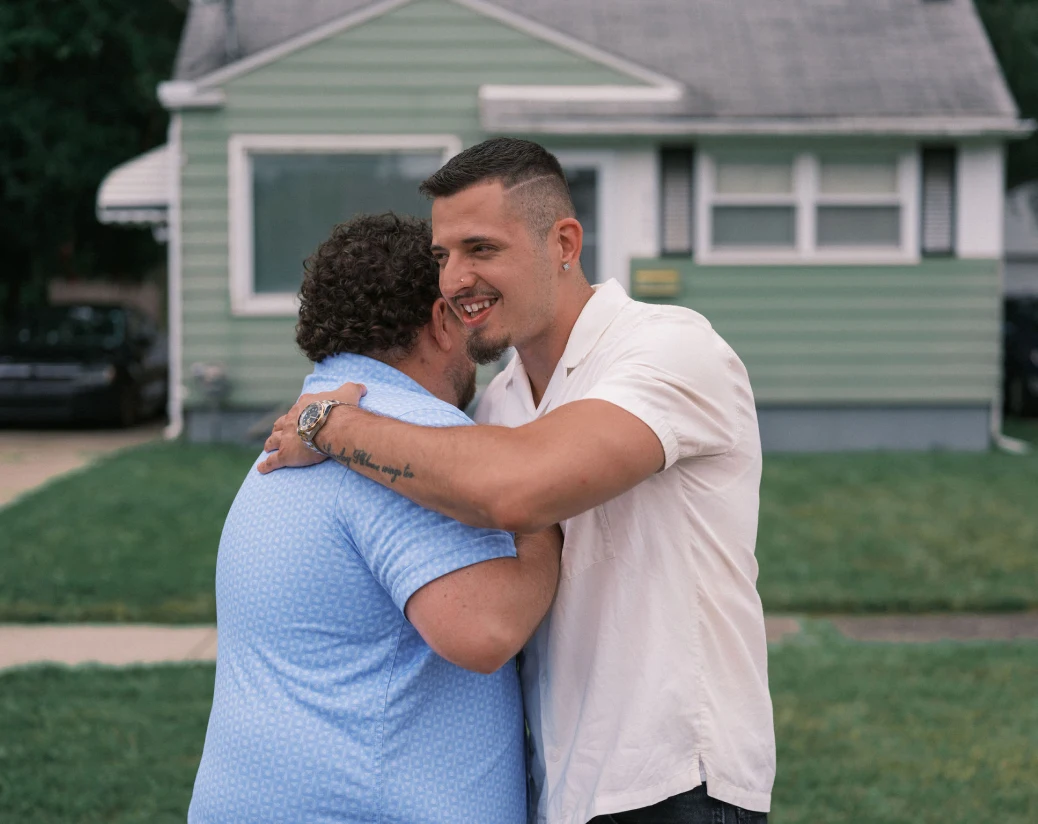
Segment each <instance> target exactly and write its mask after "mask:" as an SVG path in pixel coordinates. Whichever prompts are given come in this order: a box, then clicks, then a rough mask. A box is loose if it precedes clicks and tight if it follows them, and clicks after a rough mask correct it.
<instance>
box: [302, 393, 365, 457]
mask: <svg viewBox="0 0 1038 824" xmlns="http://www.w3.org/2000/svg"><path fill="white" fill-rule="evenodd" d="M313 406H320V407H321V410H320V414H319V415H318V417H317V420H316V421H314V422H313V423H312V424H311V425H310V426H308V427H302V426H298V424H297V428H296V432H297V433H298V434H299V439H300V440H301V441H302V442H303V444H304V446H306V448H307V449H309V450H310V451H311V452H316V453H317V454H318V455H323V456H324V457H326V458H327V457H328V454H327V453H325V452H324V451H323V450H321V449H320V447H318V446H317V444H315V443H314V438H316V437H317V433H318V432H320V431H321V429H322V428H323V427H324V425H325V423H327V421H328V415H329V413H330V412H331V410H332V409H334V408H335V407H336V406H352V404H349V403H346V401H330V400H328V401H315V402H314V403H312V404H310V405H309V406H307V407H306V408H305V409H304V410H303V412H302V413H300V418H302V416H303V414H305V413H306V411H307V410H308V409H310V408H311V407H313Z"/></svg>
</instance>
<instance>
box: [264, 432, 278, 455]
mask: <svg viewBox="0 0 1038 824" xmlns="http://www.w3.org/2000/svg"><path fill="white" fill-rule="evenodd" d="M280 448H281V433H280V432H278V431H277V430H276V429H275V430H274V431H273V432H271V433H270V436H269V437H268V438H267V440H266V441H265V442H264V444H263V451H264V452H276V451H277V450H278V449H280Z"/></svg>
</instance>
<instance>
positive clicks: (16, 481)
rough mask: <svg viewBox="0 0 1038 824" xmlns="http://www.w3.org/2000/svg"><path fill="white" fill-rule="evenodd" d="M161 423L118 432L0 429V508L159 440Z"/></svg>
mask: <svg viewBox="0 0 1038 824" xmlns="http://www.w3.org/2000/svg"><path fill="white" fill-rule="evenodd" d="M162 428H163V424H162V423H161V422H155V423H149V424H145V425H144V426H138V427H134V428H132V429H119V430H104V429H102V430H85V431H68V430H45V431H40V432H37V431H29V430H18V429H0V506H3V505H5V504H7V503H10V502H11V501H13V500H14V499H15V498H17V497H18V496H19V495H22V494H24V493H26V492H28V491H30V490H32V489H35V488H36V487H38V486H41V485H42V484H44V483H46V482H47V481H49V480H51V479H52V478H56V477H57V476H59V475H64V474H65V473H66V472H71V471H72V470H74V469H79V468H80V467H83V466H86V465H87V464H89V463H90V462H92V461H95V460H97V459H98V458H100V457H101V456H102V455H108V454H110V453H112V452H116V451H118V450H120V449H125V448H126V447H128V446H137V445H138V444H142V443H147V442H148V441H153V440H156V439H158V438H161V437H162Z"/></svg>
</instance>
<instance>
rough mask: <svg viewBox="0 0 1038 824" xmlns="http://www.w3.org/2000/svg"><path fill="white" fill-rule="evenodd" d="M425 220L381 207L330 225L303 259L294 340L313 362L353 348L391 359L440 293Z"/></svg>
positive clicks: (408, 344)
mask: <svg viewBox="0 0 1038 824" xmlns="http://www.w3.org/2000/svg"><path fill="white" fill-rule="evenodd" d="M431 242H432V234H431V232H430V229H429V224H428V222H427V221H424V220H420V219H418V218H413V217H406V216H400V215H395V214H392V213H386V214H381V215H358V216H357V217H355V218H353V219H352V220H350V221H348V222H346V223H342V224H340V225H338V226H336V227H335V228H334V229H333V230H332V234H331V237H329V238H328V239H327V240H326V241H324V242H323V243H322V244H321V245H320V246H319V247H318V248H317V251H316V252H314V254H313V255H312V256H311V257H310V258H308V259H307V261H306V263H305V264H304V265H303V268H304V275H303V284H302V287H301V288H300V292H299V302H300V306H299V323H298V325H297V326H296V343H297V344H298V345H299V348H300V349H302V350H303V353H304V354H305V355H306V356H307V357H308V358H309V359H310V360H311V361H313V362H314V363H317V362H319V361H322V360H324V359H325V358H327V357H329V356H331V355H337V354H341V353H347V352H348V353H353V354H358V355H367V356H368V357H373V358H378V359H379V360H383V361H386V362H389V363H393V362H395V361H398V360H400V359H402V358H404V357H406V356H407V355H408V354H410V353H411V351H412V350H413V349H414V346H415V343H416V341H417V340H418V334H419V332H420V331H421V329H422V328H423V327H424V326H425V325H426V324H428V323H429V321H430V319H431V318H432V309H433V304H434V303H435V302H436V299H437V298H438V297H439V296H440V287H439V267H438V266H437V264H436V261H435V260H434V259H433V257H432V254H431V252H430V251H429V247H430V244H431Z"/></svg>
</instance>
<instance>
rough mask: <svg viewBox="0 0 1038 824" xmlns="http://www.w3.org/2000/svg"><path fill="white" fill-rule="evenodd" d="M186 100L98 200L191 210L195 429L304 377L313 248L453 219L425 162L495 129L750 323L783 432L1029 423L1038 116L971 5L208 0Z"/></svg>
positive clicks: (708, 301)
mask: <svg viewBox="0 0 1038 824" xmlns="http://www.w3.org/2000/svg"><path fill="white" fill-rule="evenodd" d="M159 96H160V99H161V100H162V102H163V104H164V105H165V106H166V107H167V108H168V109H169V111H170V112H171V114H172V123H171V127H170V135H169V142H168V144H167V145H166V146H165V147H163V148H162V149H160V150H159V151H158V153H156V152H152V153H149V154H148V155H147V156H145V157H144V158H141V159H138V160H137V161H130V162H129V163H127V164H125V165H124V166H122V167H120V168H119V169H116V170H114V171H113V172H112V174H111V175H110V176H109V179H108V180H106V182H105V185H104V186H103V187H102V190H101V192H100V193H99V202H98V211H99V216H101V219H108V220H111V221H116V222H117V221H120V220H123V221H127V222H134V221H136V222H152V223H162V224H163V226H162V227H159V230H160V232H164V234H165V235H166V236H168V242H169V275H170V277H169V282H170V300H169V306H170V317H169V327H170V334H171V342H172V351H173V358H174V360H173V363H172V365H171V366H172V370H171V371H172V374H173V376H174V378H173V386H172V391H171V400H170V406H171V408H170V417H171V421H172V423H171V434H178V433H179V432H180V431H182V430H186V431H187V433H188V435H189V436H191V437H194V438H199V439H203V438H214V437H217V438H227V437H240V436H241V435H242V434H243V433H245V432H246V431H247V430H249V428H250V427H254V426H256V424H257V422H258V421H259V422H261V423H260V426H262V419H263V418H264V417H265V416H269V415H270V414H271V412H272V410H274V409H276V408H278V407H283V406H284V405H286V404H287V403H288V402H290V401H292V400H293V399H294V398H295V397H296V395H297V393H298V390H299V387H300V383H301V380H302V378H303V376H304V375H305V374H306V372H307V370H308V364H307V363H306V361H305V360H304V358H303V357H302V356H301V355H300V354H299V353H298V351H297V350H296V349H295V346H294V340H293V333H294V329H293V327H294V319H295V313H296V301H295V292H296V290H297V288H298V284H299V278H300V273H301V262H302V260H303V259H304V258H305V257H306V256H307V255H308V254H309V253H310V252H311V251H312V250H313V249H314V247H315V246H316V245H317V243H318V242H320V240H321V239H323V238H324V237H325V236H326V235H327V233H328V232H329V230H330V229H331V227H332V226H333V225H334V224H335V223H337V222H340V221H342V220H345V219H347V218H349V217H350V216H351V215H353V214H354V213H356V212H360V211H380V210H385V209H394V210H396V211H402V212H409V213H415V214H423V215H428V214H429V210H430V207H429V204H428V203H427V202H425V201H424V200H422V199H421V198H420V197H419V195H418V194H417V185H418V183H419V181H421V180H422V179H423V178H424V177H426V176H427V175H428V174H430V173H431V172H432V171H434V170H435V169H436V168H437V167H438V166H439V165H440V164H441V163H442V162H443V161H444V160H446V159H447V158H449V157H450V156H451V155H452V154H454V153H456V152H458V151H460V150H461V149H462V148H464V147H465V146H469V145H472V144H474V143H477V142H479V141H480V140H483V139H484V138H486V137H488V136H491V135H498V134H508V135H514V136H523V137H529V138H531V139H534V140H537V141H539V142H541V143H543V144H545V145H546V146H548V147H549V148H551V149H552V150H554V151H555V152H556V153H557V154H558V156H559V158H560V160H561V161H562V162H563V164H564V166H565V167H566V169H567V173H568V174H569V176H570V183H571V186H572V189H573V194H574V199H575V202H576V204H577V208H578V212H579V217H580V218H581V220H582V222H583V223H584V225H585V228H586V233H587V234H586V237H587V245H586V248H585V252H584V260H583V263H584V266H585V269H586V270H587V271H588V272H589V273H590V275H591V276H593V277H594V278H595V279H596V280H599V281H604V280H608V279H610V278H615V279H616V280H618V281H619V282H620V283H621V284H623V285H624V286H625V287H626V288H627V289H628V290H629V291H630V292H631V293H632V294H633V295H634V296H635V297H638V298H641V299H645V300H655V301H662V302H669V303H680V304H684V305H686V306H690V307H692V308H693V309H696V310H697V311H700V312H702V313H703V314H704V315H706V316H707V317H708V318H709V319H710V320H711V321H712V322H713V324H714V325H715V327H716V328H717V329H718V330H719V331H720V332H721V334H722V335H724V336H725V338H727V339H728V341H729V342H730V343H731V344H732V345H733V346H734V347H735V349H736V351H738V352H739V354H740V355H741V356H742V358H743V360H744V361H745V362H746V365H747V367H748V369H749V372H750V376H751V378H752V380H753V384H754V389H755V392H756V397H757V401H758V406H759V413H760V424H761V432H762V437H763V440H764V444H765V447H766V448H768V449H773V450H774V449H784V450H819V449H826V450H828V449H875V448H894V449H899V448H900V449H919V448H952V449H983V448H986V447H987V445H988V443H989V441H990V438H991V435H992V433H993V432H997V431H998V430H999V428H1000V420H1001V412H1000V410H999V408H998V403H999V401H998V398H999V397H1000V390H999V380H1000V377H999V376H1000V305H1001V286H1000V277H1001V263H1000V260H1001V257H1002V220H1003V209H1002V204H1003V152H1004V146H1005V143H1006V141H1007V140H1010V139H1012V138H1015V137H1019V136H1021V135H1025V134H1027V133H1028V132H1029V130H1030V124H1029V123H1026V122H1022V121H1021V120H1020V119H1019V116H1018V113H1017V109H1016V106H1015V105H1014V102H1013V100H1012V98H1011V96H1010V94H1009V92H1008V90H1007V88H1006V85H1005V82H1004V80H1003V78H1002V75H1001V73H1000V71H999V68H998V66H997V63H996V61H995V58H994V55H993V53H992V50H991V48H990V45H989V44H988V42H987V40H986V38H985V35H984V32H983V29H982V27H981V24H980V22H979V20H978V18H977V15H976V13H975V11H974V9H973V6H972V4H971V2H970V1H969V0H869V2H867V3H866V2H860V0H782V2H766V3H765V2H760V0H637V2H633V1H632V0H565V1H563V0H381V1H380V2H371V1H370V0H248V2H246V1H245V0H237V2H235V0H215V2H214V1H213V0H210V1H209V2H201V1H199V2H195V3H193V4H192V6H191V9H190V13H189V15H188V19H187V23H186V26H185V30H184V34H183V39H182V42H181V46H180V52H179V55H178V59H177V65H176V67H175V71H174V77H173V79H172V80H170V81H169V82H167V83H163V84H162V85H161V86H160V88H159ZM155 170H158V171H155ZM149 181H150V183H149ZM156 215H159V217H156ZM688 356H689V357H695V356H696V353H695V352H689V353H688ZM205 376H208V378H209V380H208V381H206V380H205V379H204V377H205ZM217 378H219V379H221V380H216V379H217ZM214 386H215V387H216V388H218V389H221V391H219V392H215V391H213V390H214Z"/></svg>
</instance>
